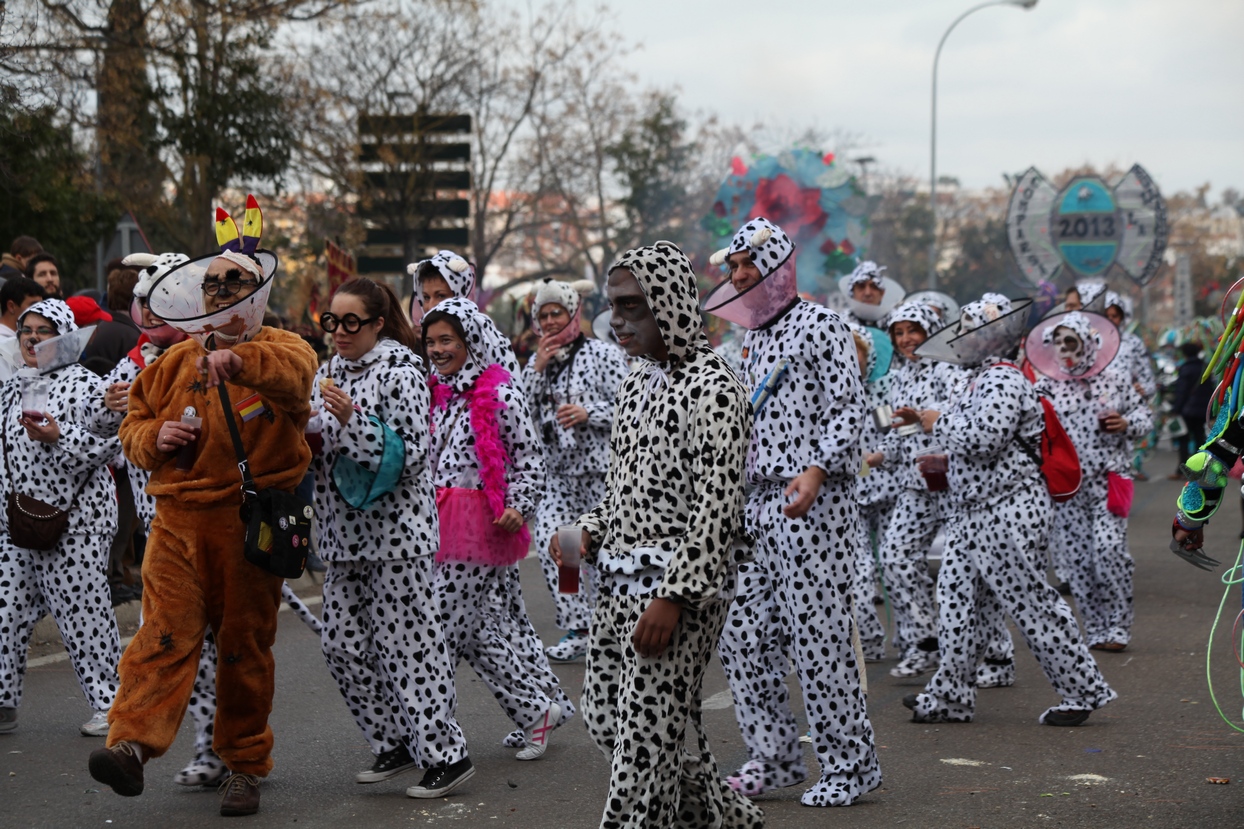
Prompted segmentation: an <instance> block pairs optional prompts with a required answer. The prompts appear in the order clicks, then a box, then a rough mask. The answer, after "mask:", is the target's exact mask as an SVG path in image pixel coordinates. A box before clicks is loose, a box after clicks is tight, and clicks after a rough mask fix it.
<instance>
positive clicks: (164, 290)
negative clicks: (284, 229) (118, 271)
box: [147, 196, 277, 348]
mask: <svg viewBox="0 0 1244 829" xmlns="http://www.w3.org/2000/svg"><path fill="white" fill-rule="evenodd" d="M262 234H263V213H262V212H261V211H260V209H259V203H258V202H257V201H256V200H255V197H254V196H247V197H246V215H245V217H244V219H243V222H242V227H241V230H240V232H239V228H238V225H237V222H235V221H234V220H233V217H232V216H230V215H229V214H228V212H226V211H225V210H224V209H223V208H217V209H216V241H217V242H218V243H219V244H220V253H216V254H209V255H206V256H200V257H199V258H197V259H192V260H190V261H189V262H185V263H183V264H181V265H179V266H177V267H174V268H172V269H171V270H169V271H168V272H167V273H165V274H164V275H163V276H160V277H159V278H157V279H156V281H155V283H154V284H153V285H152V286H151V292H150V293H149V294H148V296H147V301H148V304H149V306H150V308H151V313H153V314H155V315H156V316H157V317H159V318H160V319H162V320H164V321H165V322H166V323H168V324H169V325H171V326H172V327H173V328H176V329H177V330H178V331H181V332H182V333H184V334H188V335H189V336H191V337H194V339H195V340H197V341H198V343H199V344H200V345H202V346H203V347H205V348H228V347H230V346H233V345H237V344H238V343H242V342H246V341H247V340H250V339H251V338H252V337H254V336H255V334H257V333H258V332H259V329H260V328H261V327H262V326H263V315H264V311H265V310H266V309H267V306H268V295H269V294H271V293H272V279H273V277H274V276H275V275H276V268H277V258H276V254H274V253H272V252H271V251H268V250H262V249H260V247H259V242H260V237H261V235H262ZM209 271H211V272H213V278H214V279H221V280H229V279H243V280H250V281H256V282H258V283H259V287H258V288H256V289H255V291H254V292H253V293H251V294H250V295H249V296H245V297H243V298H242V299H240V300H238V301H237V302H235V303H233V304H232V305H229V306H228V307H225V308H220V309H217V310H214V311H213V310H208V305H207V302H206V300H207V296H206V294H205V293H204V290H203V282H204V279H205V277H206V276H207V274H208V272H209Z"/></svg>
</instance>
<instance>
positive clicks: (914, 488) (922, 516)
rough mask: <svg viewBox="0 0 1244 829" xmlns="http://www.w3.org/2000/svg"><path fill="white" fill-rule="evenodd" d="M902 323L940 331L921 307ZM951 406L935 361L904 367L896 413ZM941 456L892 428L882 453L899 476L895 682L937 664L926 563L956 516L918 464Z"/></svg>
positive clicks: (890, 550) (909, 310)
mask: <svg viewBox="0 0 1244 829" xmlns="http://www.w3.org/2000/svg"><path fill="white" fill-rule="evenodd" d="M899 322H912V323H915V324H916V325H918V326H920V328H921V329H922V330H923V331H924V332H925V335H926V336H931V335H932V334H934V333H936V331H937V330H938V329H939V328H940V327H941V326H940V321H939V319H938V317H937V314H936V313H935V312H934V311H933V309H932V308H930V307H929V306H927V305H924V304H921V303H915V302H906V303H903V304H902V305H900V306H899V307H898V308H896V309H894V311H892V312H891V313H890V316H888V317H887V318H886V328H887V329H891V328H892V327H893V326H894V325H895V324H897V323H899ZM946 400H947V397H946V389H945V387H944V385H943V383H942V375H941V373H940V372H939V371H938V370H937V366H936V364H935V363H934V362H933V361H931V360H925V359H920V358H917V359H915V360H903V361H902V364H901V365H900V366H899V369H898V371H897V372H895V377H894V382H893V384H892V385H891V386H890V405H891V406H892V407H893V408H894V409H898V408H899V407H900V406H910V407H913V408H915V409H917V410H920V409H939V408H944V407H945V405H946ZM941 449H942V447H940V446H939V445H938V444H937V442H936V441H934V440H933V439H932V438H931V437H930V436H928V435H925V434H923V433H917V434H912V435H906V436H904V435H902V434H901V433H900V432H899V430H898V429H891V430H890V431H889V433H888V434H887V435H886V436H885V440H884V441H883V442H882V444H881V446H880V447H879V449H878V451H880V452H881V454H882V455H883V456H884V457H885V466H886V467H887V468H890V469H893V470H894V473H895V475H896V476H897V477H898V480H899V493H898V496H897V498H896V499H895V502H894V509H893V510H892V511H891V512H890V515H889V520H888V521H887V523H886V526H885V530H884V532H883V533H882V536H881V543H880V561H881V570H882V577H883V578H884V579H885V584H886V589H887V590H888V591H889V594H890V603H891V605H892V606H893V608H894V617H895V627H896V631H897V635H896V639H897V641H898V643H899V646H900V647H901V648H902V651H903V657H902V659H901V660H900V661H899V664H898V665H896V666H895V667H894V668H893V669H892V670H891V671H890V674H891V675H892V676H897V677H913V676H919V675H920V674H922V673H925V672H926V671H928V670H930V669H931V668H932V667H933V666H934V665H936V664H937V613H936V610H935V609H934V605H933V579H932V578H931V577H930V576H929V569H928V563H927V561H926V558H925V556H926V554H927V553H928V550H929V547H930V546H931V545H932V543H933V539H934V538H935V537H936V536H937V531H938V530H939V529H940V528H941V527H942V526H943V525H944V524H945V522H946V520H947V519H948V517H949V515H948V513H949V504H948V501H947V498H946V493H945V492H930V491H929V488H928V486H927V484H926V483H925V480H924V477H923V476H922V475H921V474H920V472H919V471H918V470H917V469H916V458H917V457H918V456H920V455H922V454H925V453H928V452H938V451H940V450H941Z"/></svg>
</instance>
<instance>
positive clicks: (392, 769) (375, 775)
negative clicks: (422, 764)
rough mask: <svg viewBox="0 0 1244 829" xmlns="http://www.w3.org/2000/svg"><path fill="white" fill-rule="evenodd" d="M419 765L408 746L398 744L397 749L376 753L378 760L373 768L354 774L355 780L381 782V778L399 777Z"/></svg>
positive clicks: (357, 781)
mask: <svg viewBox="0 0 1244 829" xmlns="http://www.w3.org/2000/svg"><path fill="white" fill-rule="evenodd" d="M418 766H419V764H418V763H416V762H415V759H414V758H413V757H411V756H410V752H409V751H407V750H406V746H398V747H397V748H395V749H392V750H390V751H384V752H381V753H380V754H378V755H376V762H374V763H372V765H371V768H369V769H367V771H360V772H359V773H358V774H356V775H354V782H355V783H379V782H380V781H381V780H388V779H389V778H390V777H397V776H398V775H399V774H402V773H404V772H408V771H410V770H411V769H414V768H418Z"/></svg>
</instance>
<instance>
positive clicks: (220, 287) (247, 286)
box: [203, 279, 259, 296]
mask: <svg viewBox="0 0 1244 829" xmlns="http://www.w3.org/2000/svg"><path fill="white" fill-rule="evenodd" d="M258 287H259V283H258V282H256V281H255V280H253V279H204V280H203V293H205V294H207V295H208V296H233V295H235V294H239V293H241V292H242V291H243V290H249V291H253V290H255V289H256V288H258Z"/></svg>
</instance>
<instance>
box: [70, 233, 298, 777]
mask: <svg viewBox="0 0 1244 829" xmlns="http://www.w3.org/2000/svg"><path fill="white" fill-rule="evenodd" d="M188 261H190V257H188V256H186V255H185V254H184V253H162V254H160V255H158V256H152V255H150V254H131V255H130V256H128V257H126V260H125V264H127V265H133V266H138V267H139V268H140V269H139V272H138V282H137V283H135V285H134V299H135V307H134V308H133V309H131V312H130V313H131V315H132V316H133V317H134V323H135V324H136V325H138V326H139V328H142V315H141V313H140V311H139V309H138V306H139V304H140V303H141V302H142V301H144V300H145V299H146V298H147V296H148V294H149V293H150V292H151V286H152V285H154V284H155V283H156V280H158V279H159V278H160V277H161V276H163V275H164V274H166V273H168V272H169V271H171V270H172V269H173V268H176V267H177V266H178V265H181V264H182V263H184V262H188ZM170 332H172V333H170ZM153 338H154V339H153ZM181 339H184V336H183V335H179V334H177V332H175V330H174V329H172V328H171V327H169V326H165V325H161V326H156V327H155V328H154V329H149V330H148V329H144V330H143V334H142V336H141V337H140V338H139V340H138V344H137V345H136V346H134V348H133V349H131V350H130V352H129V354H127V355H126V356H125V357H123V358H122V359H121V361H120V362H119V363H117V365H116V367H115V368H114V369H113V370H112V371H111V372H109V373H108V375H107V376H105V377H104V379H103V380H102V381H100V383H99V387H98V389H97V390H96V399H95V402H94V403H93V404H92V412H91V419H90V422H89V428H90V429H91V431H92V432H94V433H95V434H97V435H99V436H101V437H104V438H115V437H116V436H117V432H118V430H119V429H120V428H121V421H122V420H123V419H124V417H125V415H124V413H122V412H114V411H112V410H111V409H109V408H108V407H107V406H105V405H104V394H105V392H107V390H108V387H109V386H112V385H113V384H115V383H131V384H132V383H133V382H134V380H135V379H136V378H137V377H138V374H139V372H141V371H142V370H143V369H144V368H146V367H147V366H148V365H150V364H151V363H153V362H155V360H157V359H158V358H159V357H160V356H161V355H162V354H163V353H164V352H165V351H167V350H168V348H169V347H170V346H171V345H174V344H175V343H176V342H179V341H180V340H181ZM157 341H158V342H157ZM117 448H118V452H119V451H120V443H118V445H117ZM114 463H118V464H119V465H120V466H121V467H123V468H124V470H125V474H126V475H127V476H128V477H129V479H130V489H131V491H132V492H133V493H134V507H135V509H136V511H137V513H138V520H139V521H140V522H141V524H142V527H143V531H144V532H146V533H149V532H150V531H151V522H152V521H153V520H154V519H155V499H154V498H153V497H151V495H150V494H149V493H148V492H147V481H148V480H150V479H151V473H150V472H149V471H147V470H146V469H142V468H141V467H139V466H137V465H136V464H132V463H129V462H128V461H127V460H126V459H125V456H124V454H120V455H118V457H117V459H116V460H115V461H114ZM281 598H282V599H283V600H284V601H285V603H286V604H287V605H288V606H289V608H290V610H292V611H294V614H295V615H296V616H298V618H299V619H300V620H302V622H303V623H304V624H306V625H307V627H309V628H310V629H311V630H312V631H313V632H314V633H315V634H317V635H318V634H319V632H320V620H319V618H318V617H316V615H315V614H314V613H312V612H311V609H310V608H309V607H307V606H306V604H304V603H303V601H302V599H300V598H298V596H297V595H296V594H295V593H294V591H293V590H292V589H291V588H290V586H289V585H288V584H283V585H282V586H281ZM188 711H189V713H190V718H191V720H193V722H194V759H193V760H191V761H190V763H188V764H187V765H186V766H185V767H184V768H183V769H182V770H181V771H179V772H178V773H177V774H176V775H174V777H173V782H175V783H177V784H179V785H182V786H211V785H215V784H216V783H219V782H220V781H221V780H223V779H224V778H225V776H226V775H227V773H228V770H227V769H226V768H225V764H224V761H223V760H221V759H220V758H219V757H218V756H216V752H214V751H212V734H213V732H214V731H215V725H216V723H215V720H216V637H215V636H214V635H213V634H212V632H211V631H210V630H209V631H208V632H207V634H206V635H205V636H204V637H203V650H202V652H201V653H200V654H199V669H198V672H197V673H196V675H195V680H194V689H193V690H192V691H191V692H190V703H189V705H188Z"/></svg>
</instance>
